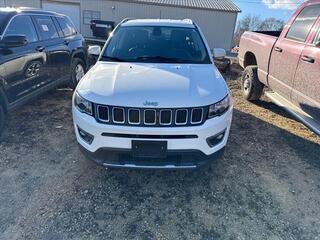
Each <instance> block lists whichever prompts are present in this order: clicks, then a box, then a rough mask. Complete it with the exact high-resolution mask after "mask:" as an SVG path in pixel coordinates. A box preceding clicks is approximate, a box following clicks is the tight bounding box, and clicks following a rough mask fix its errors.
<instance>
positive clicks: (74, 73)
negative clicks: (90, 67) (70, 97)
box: [71, 58, 86, 89]
mask: <svg viewBox="0 0 320 240" xmlns="http://www.w3.org/2000/svg"><path fill="white" fill-rule="evenodd" d="M85 69H86V67H85V64H84V62H83V60H82V59H80V58H75V59H73V60H72V63H71V88H72V89H76V87H77V85H78V83H79V81H80V80H81V78H82V77H83V76H84V75H85Z"/></svg>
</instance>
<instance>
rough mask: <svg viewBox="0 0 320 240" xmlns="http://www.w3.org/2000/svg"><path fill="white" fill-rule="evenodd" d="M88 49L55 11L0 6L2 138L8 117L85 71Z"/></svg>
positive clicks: (68, 21) (71, 24) (0, 127)
mask: <svg viewBox="0 0 320 240" xmlns="http://www.w3.org/2000/svg"><path fill="white" fill-rule="evenodd" d="M87 55H88V53H87V47H86V44H85V41H84V38H83V37H82V35H80V34H79V33H78V32H77V30H76V29H75V27H74V25H73V23H72V22H71V20H70V19H69V18H68V17H66V16H64V15H60V14H57V13H53V12H46V11H42V10H34V9H15V8H0V134H1V132H2V130H3V128H4V122H5V116H6V113H7V112H8V111H10V110H12V109H13V108H16V107H18V106H21V105H22V104H23V103H25V102H26V101H28V100H30V99H31V98H33V97H35V96H38V95H40V94H42V93H44V92H46V91H48V90H50V89H52V88H54V87H56V86H58V85H61V84H64V83H69V84H70V85H71V86H72V87H75V86H76V85H77V82H78V81H79V80H80V79H81V78H82V76H83V75H84V73H85V71H86V69H87Z"/></svg>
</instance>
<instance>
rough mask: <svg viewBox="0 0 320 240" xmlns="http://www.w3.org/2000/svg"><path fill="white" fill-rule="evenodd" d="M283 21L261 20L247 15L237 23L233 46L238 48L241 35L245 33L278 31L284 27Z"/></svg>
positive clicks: (274, 19) (273, 19)
mask: <svg viewBox="0 0 320 240" xmlns="http://www.w3.org/2000/svg"><path fill="white" fill-rule="evenodd" d="M284 24H285V23H284V21H283V20H279V19H276V18H267V19H265V20H261V18H260V17H259V16H255V15H251V14H247V15H246V16H244V17H243V18H242V19H241V20H239V21H238V24H237V29H236V32H235V34H234V41H233V42H234V46H238V45H239V42H240V38H241V35H242V34H243V33H244V32H245V31H280V30H281V29H282V28H283V26H284Z"/></svg>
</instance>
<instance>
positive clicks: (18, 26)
mask: <svg viewBox="0 0 320 240" xmlns="http://www.w3.org/2000/svg"><path fill="white" fill-rule="evenodd" d="M9 35H25V36H26V38H27V41H28V42H36V41H38V36H37V33H36V29H35V28H34V25H33V23H32V20H31V17H29V16H16V17H14V18H13V19H12V21H11V22H10V24H9V26H8V28H7V30H6V32H5V36H9Z"/></svg>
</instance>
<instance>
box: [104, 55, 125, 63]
mask: <svg viewBox="0 0 320 240" xmlns="http://www.w3.org/2000/svg"><path fill="white" fill-rule="evenodd" d="M101 59H102V60H103V61H114V62H127V60H125V59H121V58H117V57H108V56H102V57H101Z"/></svg>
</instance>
